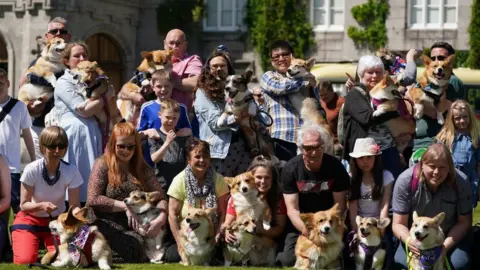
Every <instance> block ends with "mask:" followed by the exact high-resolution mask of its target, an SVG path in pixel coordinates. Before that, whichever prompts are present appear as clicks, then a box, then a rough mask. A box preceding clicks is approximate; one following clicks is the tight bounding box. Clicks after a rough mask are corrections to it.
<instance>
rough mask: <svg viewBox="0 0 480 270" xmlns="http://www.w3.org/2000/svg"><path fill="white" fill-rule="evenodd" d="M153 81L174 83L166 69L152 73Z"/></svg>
mask: <svg viewBox="0 0 480 270" xmlns="http://www.w3.org/2000/svg"><path fill="white" fill-rule="evenodd" d="M152 79H155V80H159V81H168V82H170V83H172V79H171V78H170V73H169V72H168V71H166V70H165V69H157V70H155V71H154V72H153V73H152Z"/></svg>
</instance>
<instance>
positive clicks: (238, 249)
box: [223, 214, 257, 266]
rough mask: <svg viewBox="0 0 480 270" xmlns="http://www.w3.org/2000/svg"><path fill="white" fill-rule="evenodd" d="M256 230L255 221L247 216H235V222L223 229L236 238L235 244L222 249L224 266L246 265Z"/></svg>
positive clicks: (226, 245)
mask: <svg viewBox="0 0 480 270" xmlns="http://www.w3.org/2000/svg"><path fill="white" fill-rule="evenodd" d="M256 229H257V225H256V224H255V219H254V218H253V217H252V216H250V215H248V214H247V215H245V214H242V215H237V218H236V220H235V221H234V222H232V224H230V225H229V226H228V227H226V228H225V230H227V231H229V232H230V233H232V234H233V235H235V237H236V238H237V242H235V243H233V244H225V247H224V248H223V257H224V259H225V266H230V265H232V264H236V263H242V265H246V264H247V261H248V259H249V256H250V250H251V248H252V242H253V238H254V235H255V231H256Z"/></svg>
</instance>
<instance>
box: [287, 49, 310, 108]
mask: <svg viewBox="0 0 480 270" xmlns="http://www.w3.org/2000/svg"><path fill="white" fill-rule="evenodd" d="M313 65H315V58H310V59H308V60H303V59H299V58H294V59H292V62H291V63H290V66H289V67H288V70H287V77H288V78H291V79H303V80H304V81H305V82H308V81H309V79H312V78H314V76H313V74H312V73H310V70H311V69H312V67H313ZM314 87H315V85H307V86H302V87H301V88H300V90H299V91H298V92H295V93H292V94H289V95H288V99H289V100H290V103H292V106H293V107H294V108H295V110H296V111H297V113H300V111H301V110H302V107H303V104H302V102H303V100H305V99H306V98H309V97H314V94H313V91H312V90H313V88H314Z"/></svg>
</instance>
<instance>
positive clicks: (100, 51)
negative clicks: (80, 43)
mask: <svg viewBox="0 0 480 270" xmlns="http://www.w3.org/2000/svg"><path fill="white" fill-rule="evenodd" d="M86 43H87V45H88V50H89V53H90V55H89V56H88V58H89V59H90V60H91V61H97V63H98V65H99V66H100V67H101V68H102V69H103V71H105V74H106V75H107V77H108V78H109V79H110V82H111V83H112V84H113V86H114V87H115V90H116V91H117V92H118V91H120V89H121V87H122V85H123V83H124V81H123V61H122V55H121V53H120V49H119V47H118V45H117V44H116V43H115V41H114V40H113V39H112V38H111V37H110V36H108V35H106V34H95V35H93V36H90V37H89V38H88V39H87V41H86Z"/></svg>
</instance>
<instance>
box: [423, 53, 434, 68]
mask: <svg viewBox="0 0 480 270" xmlns="http://www.w3.org/2000/svg"><path fill="white" fill-rule="evenodd" d="M422 61H423V64H424V65H425V67H428V66H429V65H430V64H431V63H432V59H430V57H428V55H426V54H422Z"/></svg>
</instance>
